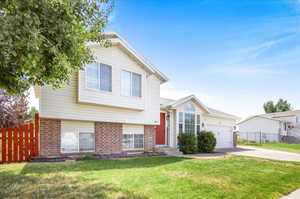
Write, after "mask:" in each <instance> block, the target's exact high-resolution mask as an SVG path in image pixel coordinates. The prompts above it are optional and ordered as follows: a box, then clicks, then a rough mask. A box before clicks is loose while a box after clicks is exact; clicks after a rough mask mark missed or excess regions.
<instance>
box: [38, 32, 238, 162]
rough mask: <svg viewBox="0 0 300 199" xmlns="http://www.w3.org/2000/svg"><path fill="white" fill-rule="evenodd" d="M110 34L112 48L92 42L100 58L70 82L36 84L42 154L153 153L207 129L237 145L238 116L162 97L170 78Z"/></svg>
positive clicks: (222, 144)
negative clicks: (234, 139)
mask: <svg viewBox="0 0 300 199" xmlns="http://www.w3.org/2000/svg"><path fill="white" fill-rule="evenodd" d="M106 38H107V39H110V40H111V42H112V46H111V47H109V48H103V47H100V46H99V45H98V44H96V43H90V44H89V47H90V48H91V49H92V51H93V53H94V57H95V62H93V63H91V64H87V65H86V67H85V69H84V70H80V71H77V72H75V73H74V74H73V75H72V77H71V80H70V83H69V84H68V85H67V86H65V87H64V88H61V89H56V90H54V89H52V87H51V86H43V87H35V93H36V96H37V97H38V98H39V112H40V117H41V121H40V155H41V156H48V157H49V156H61V155H65V154H74V153H84V152H93V153H99V154H110V153H122V152H152V151H154V150H155V146H156V145H167V146H171V147H174V148H175V147H176V145H177V135H178V134H179V132H186V131H191V132H196V131H199V130H204V129H207V130H212V131H213V132H214V133H215V134H216V137H217V147H218V148H228V147H232V145H233V143H232V128H233V126H234V125H235V121H236V119H237V118H236V117H235V116H232V115H229V114H225V113H222V112H219V111H216V110H214V109H210V108H208V107H206V106H205V105H203V104H202V103H201V102H200V101H199V100H198V99H197V98H196V97H194V96H189V97H187V98H184V99H181V100H178V101H173V100H166V99H161V98H160V85H161V84H163V83H164V82H166V81H168V79H167V77H166V76H165V75H163V74H162V73H161V72H159V71H158V70H157V69H156V68H155V67H153V66H152V65H151V64H150V63H149V62H148V61H147V60H146V59H145V58H143V57H142V56H141V55H139V54H138V53H137V52H136V51H135V50H134V49H133V48H132V47H131V46H130V45H129V44H128V43H127V42H126V41H125V40H124V39H123V38H122V37H121V36H120V35H118V34H117V33H115V32H109V33H107V34H106ZM161 100H163V101H164V102H163V104H161V103H162V101H161ZM165 129H168V130H167V131H164V130H165Z"/></svg>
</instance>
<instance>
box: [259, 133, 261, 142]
mask: <svg viewBox="0 0 300 199" xmlns="http://www.w3.org/2000/svg"><path fill="white" fill-rule="evenodd" d="M259 144H261V131H259Z"/></svg>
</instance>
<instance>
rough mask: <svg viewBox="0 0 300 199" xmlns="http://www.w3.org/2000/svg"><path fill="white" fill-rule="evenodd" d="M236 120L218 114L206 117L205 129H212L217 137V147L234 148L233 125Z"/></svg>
mask: <svg viewBox="0 0 300 199" xmlns="http://www.w3.org/2000/svg"><path fill="white" fill-rule="evenodd" d="M234 125H235V120H232V119H229V118H222V117H217V116H214V117H213V116H211V115H210V116H209V117H205V129H206V130H208V131H212V132H213V133H214V135H215V137H216V140H217V144H216V148H217V149H221V148H232V147H233V146H234V143H233V127H234Z"/></svg>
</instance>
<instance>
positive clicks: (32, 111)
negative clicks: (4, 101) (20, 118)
mask: <svg viewBox="0 0 300 199" xmlns="http://www.w3.org/2000/svg"><path fill="white" fill-rule="evenodd" d="M36 113H38V110H37V109H36V108H35V107H31V108H30V110H29V111H28V112H27V114H26V119H28V120H34V119H35V118H34V117H35V114H36Z"/></svg>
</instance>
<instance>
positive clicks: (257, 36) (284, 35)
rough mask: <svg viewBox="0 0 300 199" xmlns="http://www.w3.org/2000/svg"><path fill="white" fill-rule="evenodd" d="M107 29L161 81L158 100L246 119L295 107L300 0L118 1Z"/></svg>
mask: <svg viewBox="0 0 300 199" xmlns="http://www.w3.org/2000/svg"><path fill="white" fill-rule="evenodd" d="M115 4H116V5H115V9H114V12H113V14H112V16H111V19H110V24H109V26H108V27H107V29H112V30H116V31H117V32H119V33H120V34H121V35H122V36H123V37H124V38H125V39H126V40H127V41H128V42H129V43H130V44H131V45H132V46H133V47H134V48H135V49H136V50H138V51H139V52H140V53H141V54H142V55H144V56H145V57H146V58H148V59H149V60H150V61H151V62H152V63H153V64H154V65H155V66H156V67H157V68H159V69H160V70H161V71H162V72H163V73H164V74H166V75H167V76H168V77H169V78H170V81H169V82H168V83H166V84H165V85H163V86H162V91H161V95H162V96H163V97H171V98H179V97H184V96H186V95H189V94H195V95H197V96H198V97H199V99H200V100H201V101H203V102H204V103H205V104H206V105H208V106H210V107H213V108H217V109H220V110H223V111H226V112H228V113H232V114H236V115H238V116H240V117H246V116H248V115H252V114H259V113H263V109H262V105H263V103H264V102H265V101H267V100H277V99H278V98H284V99H287V100H288V101H289V102H290V103H291V104H292V106H293V108H294V109H298V108H300V92H299V90H300V89H299V85H300V84H299V83H300V78H299V74H300V67H299V64H300V56H299V55H300V45H299V44H300V15H299V14H300V1H296V0H295V1H294V0H189V1H182V0H181V1H179V0H178V1H177V0H172V1H171V0H163V1H161V0H147V1H140V0H126V1H124V0H116V2H115Z"/></svg>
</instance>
